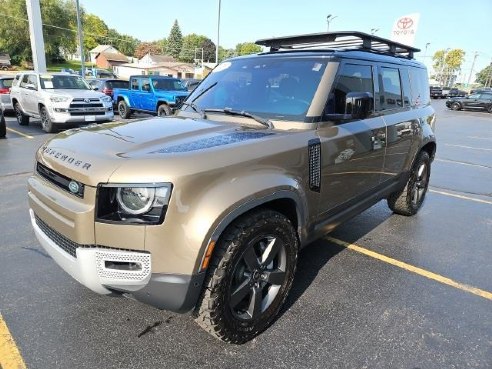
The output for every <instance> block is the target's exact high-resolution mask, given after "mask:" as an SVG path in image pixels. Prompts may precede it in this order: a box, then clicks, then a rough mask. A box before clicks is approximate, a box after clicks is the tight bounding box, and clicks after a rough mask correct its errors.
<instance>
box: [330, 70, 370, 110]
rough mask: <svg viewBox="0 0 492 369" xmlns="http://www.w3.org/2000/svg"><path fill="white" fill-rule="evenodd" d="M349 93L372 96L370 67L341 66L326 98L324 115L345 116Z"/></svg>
mask: <svg viewBox="0 0 492 369" xmlns="http://www.w3.org/2000/svg"><path fill="white" fill-rule="evenodd" d="M349 92H369V93H371V95H372V96H374V88H373V80H372V67H371V66H370V65H359V64H344V65H342V67H341V69H340V72H339V74H338V78H337V81H336V83H335V87H334V89H333V91H332V93H331V94H330V96H329V97H328V103H327V105H326V108H325V114H345V100H346V97H347V94H348V93H349Z"/></svg>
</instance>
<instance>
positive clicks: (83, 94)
mask: <svg viewBox="0 0 492 369" xmlns="http://www.w3.org/2000/svg"><path fill="white" fill-rule="evenodd" d="M43 91H44V92H46V93H47V94H48V95H60V96H69V97H72V98H84V99H85V98H96V97H97V98H100V97H103V96H104V94H103V93H101V92H96V91H93V90H75V89H56V90H50V89H47V90H43Z"/></svg>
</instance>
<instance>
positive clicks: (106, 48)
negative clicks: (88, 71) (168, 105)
mask: <svg viewBox="0 0 492 369" xmlns="http://www.w3.org/2000/svg"><path fill="white" fill-rule="evenodd" d="M104 52H106V53H120V52H119V51H118V49H116V48H115V47H113V46H111V45H98V46H96V47H95V48H93V49H92V50H91V51H89V54H90V58H91V63H92V64H96V56H97V55H99V54H100V53H104ZM120 54H121V53H120Z"/></svg>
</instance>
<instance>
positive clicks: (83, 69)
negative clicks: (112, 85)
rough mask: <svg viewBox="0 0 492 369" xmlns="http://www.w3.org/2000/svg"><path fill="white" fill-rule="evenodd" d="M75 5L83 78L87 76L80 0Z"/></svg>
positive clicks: (76, 0)
mask: <svg viewBox="0 0 492 369" xmlns="http://www.w3.org/2000/svg"><path fill="white" fill-rule="evenodd" d="M75 5H76V7H77V33H78V35H79V53H80V64H81V68H80V73H81V74H82V78H85V56H84V35H83V34H82V24H81V23H82V22H81V20H80V6H79V0H75Z"/></svg>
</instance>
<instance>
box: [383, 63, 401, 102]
mask: <svg viewBox="0 0 492 369" xmlns="http://www.w3.org/2000/svg"><path fill="white" fill-rule="evenodd" d="M379 75H380V86H382V89H381V92H380V95H379V99H380V105H379V106H380V109H381V110H390V109H396V108H399V107H402V106H403V103H402V97H401V83H400V72H399V71H398V69H396V68H387V67H381V69H380V74H379Z"/></svg>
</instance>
